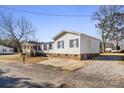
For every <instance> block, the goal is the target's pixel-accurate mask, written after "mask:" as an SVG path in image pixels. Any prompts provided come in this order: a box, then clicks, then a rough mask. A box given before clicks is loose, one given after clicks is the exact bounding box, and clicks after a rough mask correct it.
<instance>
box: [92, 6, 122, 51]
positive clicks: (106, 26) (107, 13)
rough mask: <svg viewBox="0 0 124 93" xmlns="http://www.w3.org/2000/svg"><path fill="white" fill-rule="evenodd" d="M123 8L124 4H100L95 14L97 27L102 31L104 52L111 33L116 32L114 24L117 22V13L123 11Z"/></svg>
mask: <svg viewBox="0 0 124 93" xmlns="http://www.w3.org/2000/svg"><path fill="white" fill-rule="evenodd" d="M122 9H123V6H100V8H99V10H98V11H97V12H95V13H94V14H93V19H94V20H96V21H97V24H96V28H98V29H99V30H100V32H101V37H102V51H103V52H104V51H105V46H106V41H107V39H108V37H109V34H110V33H112V32H114V26H115V24H116V22H117V20H115V14H116V13H119V12H121V10H122Z"/></svg>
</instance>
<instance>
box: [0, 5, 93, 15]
mask: <svg viewBox="0 0 124 93" xmlns="http://www.w3.org/2000/svg"><path fill="white" fill-rule="evenodd" d="M0 8H2V9H7V10H12V11H17V12H23V13H30V14H37V15H47V16H62V17H91V15H65V14H52V13H44V12H35V11H26V10H20V9H15V8H8V7H2V6H0Z"/></svg>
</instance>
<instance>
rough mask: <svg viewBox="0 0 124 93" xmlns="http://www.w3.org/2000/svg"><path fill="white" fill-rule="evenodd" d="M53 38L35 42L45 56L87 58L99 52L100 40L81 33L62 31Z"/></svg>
mask: <svg viewBox="0 0 124 93" xmlns="http://www.w3.org/2000/svg"><path fill="white" fill-rule="evenodd" d="M53 40H54V41H53V42H46V43H41V44H37V45H38V46H39V45H40V49H41V51H42V53H44V54H46V55H47V56H54V57H58V56H59V57H67V58H69V57H70V58H75V59H88V58H90V57H93V56H97V55H99V53H100V40H99V39H97V38H94V37H91V36H88V35H85V34H83V33H77V32H69V31H63V32H60V33H59V34H57V35H56V36H55V37H54V38H53Z"/></svg>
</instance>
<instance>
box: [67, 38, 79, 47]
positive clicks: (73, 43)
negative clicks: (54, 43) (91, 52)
mask: <svg viewBox="0 0 124 93" xmlns="http://www.w3.org/2000/svg"><path fill="white" fill-rule="evenodd" d="M69 46H70V48H73V47H79V39H73V40H70V42H69Z"/></svg>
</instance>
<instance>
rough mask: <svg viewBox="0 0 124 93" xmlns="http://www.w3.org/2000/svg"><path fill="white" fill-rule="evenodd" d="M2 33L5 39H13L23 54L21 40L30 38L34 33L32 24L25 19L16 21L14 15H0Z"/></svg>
mask: <svg viewBox="0 0 124 93" xmlns="http://www.w3.org/2000/svg"><path fill="white" fill-rule="evenodd" d="M0 31H1V33H2V34H3V37H6V38H11V40H13V42H14V43H15V44H16V45H17V47H18V51H19V52H20V53H22V48H21V43H20V42H21V40H23V39H24V38H27V37H30V35H32V32H33V27H32V25H31V23H30V22H29V21H28V20H27V19H26V18H24V17H21V18H20V19H19V20H16V19H15V18H14V16H13V15H10V14H9V15H5V14H2V13H1V14H0Z"/></svg>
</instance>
